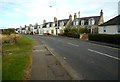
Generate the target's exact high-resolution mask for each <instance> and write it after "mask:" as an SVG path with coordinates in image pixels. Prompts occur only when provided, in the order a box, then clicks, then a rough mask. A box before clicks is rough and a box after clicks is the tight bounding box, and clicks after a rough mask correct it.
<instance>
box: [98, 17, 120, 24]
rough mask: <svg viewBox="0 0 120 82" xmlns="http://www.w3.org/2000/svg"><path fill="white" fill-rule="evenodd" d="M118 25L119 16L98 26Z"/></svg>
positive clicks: (119, 22)
mask: <svg viewBox="0 0 120 82" xmlns="http://www.w3.org/2000/svg"><path fill="white" fill-rule="evenodd" d="M109 25H120V15H118V16H116V17H114V18H112V19H110V20H108V21H107V22H105V23H103V24H101V25H99V26H109Z"/></svg>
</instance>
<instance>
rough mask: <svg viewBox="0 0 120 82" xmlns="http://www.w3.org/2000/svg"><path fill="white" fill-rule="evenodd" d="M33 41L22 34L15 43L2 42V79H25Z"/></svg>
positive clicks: (28, 69) (29, 63)
mask: <svg viewBox="0 0 120 82" xmlns="http://www.w3.org/2000/svg"><path fill="white" fill-rule="evenodd" d="M33 44H34V41H33V40H32V39H30V38H27V37H24V36H22V37H21V38H20V39H19V40H18V42H17V43H15V44H12V45H10V44H8V43H3V45H2V46H3V47H2V49H3V56H2V80H26V78H27V76H28V74H29V71H30V66H31V61H32V59H31V56H32V48H33Z"/></svg>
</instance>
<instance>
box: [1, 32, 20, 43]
mask: <svg viewBox="0 0 120 82" xmlns="http://www.w3.org/2000/svg"><path fill="white" fill-rule="evenodd" d="M19 39H20V36H19V35H18V34H11V35H2V43H8V44H11V45H12V44H15V43H17V42H18V40H19Z"/></svg>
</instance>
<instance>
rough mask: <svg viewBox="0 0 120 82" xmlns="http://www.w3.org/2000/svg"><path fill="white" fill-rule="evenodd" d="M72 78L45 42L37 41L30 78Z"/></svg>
mask: <svg viewBox="0 0 120 82" xmlns="http://www.w3.org/2000/svg"><path fill="white" fill-rule="evenodd" d="M71 79H72V78H71V77H70V75H69V74H68V73H67V72H66V70H65V69H64V68H63V67H62V66H61V64H60V62H59V61H58V60H56V58H55V57H54V55H53V54H52V53H51V52H50V51H49V50H48V49H47V47H46V46H45V44H44V43H42V42H41V41H39V42H38V41H36V44H35V46H34V48H33V55H32V71H31V76H30V80H71Z"/></svg>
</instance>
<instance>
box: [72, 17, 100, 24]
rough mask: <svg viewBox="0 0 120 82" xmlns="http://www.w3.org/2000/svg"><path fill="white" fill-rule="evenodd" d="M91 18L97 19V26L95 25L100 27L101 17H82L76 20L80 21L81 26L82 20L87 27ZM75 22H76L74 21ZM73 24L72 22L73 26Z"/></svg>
mask: <svg viewBox="0 0 120 82" xmlns="http://www.w3.org/2000/svg"><path fill="white" fill-rule="evenodd" d="M90 18H94V19H95V24H94V25H98V22H99V19H100V16H90V17H81V18H76V20H79V25H81V21H82V20H84V21H85V25H88V22H89V19H90ZM73 22H74V20H73ZM73 22H72V25H73Z"/></svg>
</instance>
